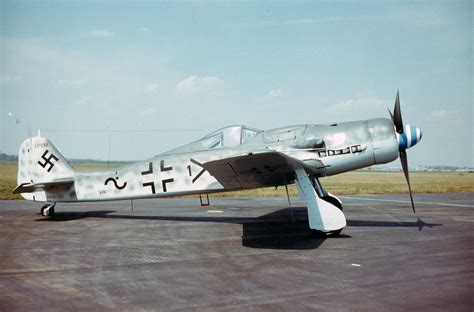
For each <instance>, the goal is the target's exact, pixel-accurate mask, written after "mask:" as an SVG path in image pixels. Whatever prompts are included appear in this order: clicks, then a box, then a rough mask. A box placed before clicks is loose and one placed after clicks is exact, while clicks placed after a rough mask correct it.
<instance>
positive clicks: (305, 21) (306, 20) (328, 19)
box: [260, 16, 380, 26]
mask: <svg viewBox="0 0 474 312" xmlns="http://www.w3.org/2000/svg"><path fill="white" fill-rule="evenodd" d="M378 18H380V17H378V16H350V17H348V16H327V17H318V18H297V19H290V20H283V21H262V22H260V25H264V26H292V25H294V26H296V25H311V24H326V23H338V22H349V21H358V20H373V19H378Z"/></svg>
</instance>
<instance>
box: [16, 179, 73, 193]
mask: <svg viewBox="0 0 474 312" xmlns="http://www.w3.org/2000/svg"><path fill="white" fill-rule="evenodd" d="M73 183H74V178H64V179H57V180H53V181H48V182H38V183H22V184H20V185H18V186H17V187H16V188H15V189H14V190H13V194H20V193H34V192H40V191H45V190H47V189H49V188H53V187H56V186H68V185H71V184H73Z"/></svg>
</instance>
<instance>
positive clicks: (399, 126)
mask: <svg viewBox="0 0 474 312" xmlns="http://www.w3.org/2000/svg"><path fill="white" fill-rule="evenodd" d="M393 124H394V125H395V129H396V130H397V132H398V133H403V121H402V112H401V110H400V95H399V93H398V90H397V98H396V99H395V107H394V108H393Z"/></svg>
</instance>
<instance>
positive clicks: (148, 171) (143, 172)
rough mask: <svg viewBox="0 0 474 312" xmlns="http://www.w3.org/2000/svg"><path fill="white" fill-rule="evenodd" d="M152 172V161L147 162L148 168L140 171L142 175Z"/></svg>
mask: <svg viewBox="0 0 474 312" xmlns="http://www.w3.org/2000/svg"><path fill="white" fill-rule="evenodd" d="M152 173H153V162H151V161H150V162H149V163H148V170H145V171H142V175H147V174H152Z"/></svg>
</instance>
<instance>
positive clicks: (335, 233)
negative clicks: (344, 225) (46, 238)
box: [311, 229, 342, 238]
mask: <svg viewBox="0 0 474 312" xmlns="http://www.w3.org/2000/svg"><path fill="white" fill-rule="evenodd" d="M341 232H342V229H339V230H335V231H331V232H323V231H319V230H311V235H312V236H314V237H317V238H326V237H337V236H339V235H340V234H341Z"/></svg>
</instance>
